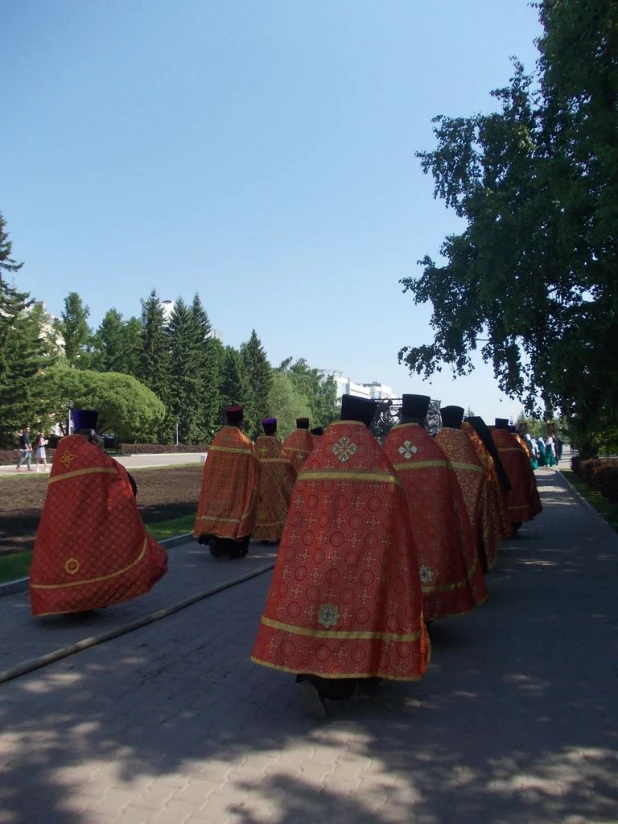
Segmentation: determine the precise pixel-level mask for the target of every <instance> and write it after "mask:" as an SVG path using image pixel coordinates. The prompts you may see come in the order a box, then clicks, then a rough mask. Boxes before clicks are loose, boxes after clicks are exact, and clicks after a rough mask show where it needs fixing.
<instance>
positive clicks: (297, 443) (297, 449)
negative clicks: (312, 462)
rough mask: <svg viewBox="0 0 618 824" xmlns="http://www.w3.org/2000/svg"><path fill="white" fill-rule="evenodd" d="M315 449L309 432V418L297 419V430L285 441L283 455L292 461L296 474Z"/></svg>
mask: <svg viewBox="0 0 618 824" xmlns="http://www.w3.org/2000/svg"><path fill="white" fill-rule="evenodd" d="M312 449H313V437H312V435H311V432H310V431H309V418H296V429H295V430H294V431H293V432H290V434H289V435H288V436H287V438H286V439H285V440H284V441H283V454H284V455H285V457H286V458H288V459H289V460H290V461H292V466H293V467H294V469H295V470H296V474H298V473H299V472H300V470H301V469H302V466H303V464H304V463H305V461H306V460H307V458H308V457H309V453H310V452H311V450H312Z"/></svg>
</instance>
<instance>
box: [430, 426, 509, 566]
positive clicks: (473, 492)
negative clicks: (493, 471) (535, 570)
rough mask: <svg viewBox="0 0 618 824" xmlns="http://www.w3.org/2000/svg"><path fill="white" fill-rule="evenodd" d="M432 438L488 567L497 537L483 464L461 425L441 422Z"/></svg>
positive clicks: (493, 558) (494, 552) (494, 553)
mask: <svg viewBox="0 0 618 824" xmlns="http://www.w3.org/2000/svg"><path fill="white" fill-rule="evenodd" d="M435 442H436V443H437V444H438V446H439V447H440V449H442V451H443V452H444V454H445V455H446V457H447V458H448V459H449V461H450V462H451V464H452V466H453V469H454V470H455V474H456V475H457V480H458V481H459V486H460V487H461V491H462V492H463V496H464V501H465V502H466V509H467V510H468V517H469V518H470V523H471V525H472V533H473V535H474V536H475V538H476V541H477V546H478V550H479V552H480V553H481V557H482V559H483V565H484V568H485V569H486V570H488V569H491V567H492V565H493V563H494V560H495V557H496V552H497V549H498V540H497V537H496V535H497V531H496V525H495V524H494V520H493V513H492V511H491V507H490V503H489V498H488V492H487V480H486V478H485V470H484V469H483V464H482V463H481V460H480V458H479V456H478V455H477V453H476V449H475V448H474V446H473V445H472V441H471V440H470V438H469V437H468V436H467V435H466V433H465V432H464V431H463V429H452V428H450V427H446V426H445V427H443V428H442V429H441V430H440V431H439V432H438V434H437V435H436V437H435Z"/></svg>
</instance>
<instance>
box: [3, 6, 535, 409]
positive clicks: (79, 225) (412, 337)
mask: <svg viewBox="0 0 618 824" xmlns="http://www.w3.org/2000/svg"><path fill="white" fill-rule="evenodd" d="M0 31H1V32H2V41H3V42H2V76H3V84H2V85H3V94H2V101H3V127H2V131H1V133H0V149H1V152H2V161H3V162H2V176H1V179H0V181H1V182H0V211H2V212H3V214H4V217H5V219H6V221H7V224H8V230H9V233H10V235H11V239H12V241H13V252H14V255H15V257H16V258H18V259H19V260H24V261H25V263H26V265H25V266H24V267H23V269H22V270H21V272H20V273H19V275H18V277H17V279H16V285H17V286H19V287H20V288H22V289H24V290H27V291H30V292H32V293H33V294H34V295H35V296H36V297H37V298H38V299H41V300H44V301H45V303H46V305H47V308H48V309H49V311H51V312H52V313H54V314H60V312H61V310H62V306H63V299H64V298H65V297H66V295H67V293H68V292H69V291H77V292H79V294H80V295H81V296H82V298H83V300H84V302H85V303H86V304H88V305H89V307H90V310H91V322H92V324H93V325H95V326H96V325H98V324H99V322H100V321H101V319H102V317H103V315H104V314H105V312H106V311H107V310H108V309H109V308H111V307H116V308H117V309H118V310H119V311H121V312H122V313H123V314H124V315H125V316H126V317H129V316H131V315H139V312H140V298H143V297H146V296H147V295H148V293H149V292H150V290H151V289H152V288H153V287H154V288H156V289H157V292H158V293H159V295H160V297H161V298H176V297H178V296H179V295H182V296H183V297H184V298H185V299H187V300H191V299H192V297H193V295H194V293H195V292H199V294H200V295H201V297H202V300H203V302H204V305H205V306H206V309H207V311H208V313H209V315H210V318H211V321H212V323H213V326H214V327H215V328H217V329H219V330H221V331H222V333H223V337H224V341H225V342H226V343H231V344H233V345H235V346H237V345H239V344H240V343H241V342H242V341H243V340H246V339H247V338H248V337H249V335H250V333H251V330H252V329H253V328H255V329H256V330H257V332H258V334H259V336H260V338H261V339H262V342H263V344H264V346H265V348H266V351H267V353H268V355H269V357H270V359H271V361H272V362H273V364H275V365H276V364H278V363H279V361H281V360H282V359H283V358H285V357H287V356H290V355H291V356H293V357H295V358H297V357H304V358H306V359H307V361H308V362H309V363H310V364H311V365H312V366H316V367H319V368H333V369H340V370H342V371H343V372H344V374H349V375H350V376H351V377H353V378H354V379H355V380H358V381H372V380H379V381H382V382H383V383H386V384H389V385H391V386H392V387H393V388H394V390H395V391H396V392H398V393H401V392H406V391H412V392H414V391H418V392H426V393H427V394H431V395H432V396H433V397H434V398H439V399H440V400H441V401H442V403H443V404H453V403H454V404H460V405H462V406H465V407H467V406H468V405H469V406H471V407H472V409H473V410H474V411H475V413H476V414H481V415H483V416H484V417H485V418H486V419H488V420H490V419H492V418H493V417H494V416H496V415H499V416H507V415H509V414H510V415H517V413H518V412H519V410H520V408H521V406H520V404H519V403H518V402H516V401H509V400H508V399H506V398H503V396H501V395H500V394H499V393H498V390H497V386H496V383H495V381H494V380H493V377H492V375H491V371H490V370H489V369H488V368H486V367H485V368H481V369H479V370H477V372H475V374H474V375H473V376H472V377H470V378H466V379H460V380H457V381H456V382H453V381H452V380H451V377H450V374H448V373H447V372H442V374H441V375H439V376H438V377H437V378H436V379H435V380H434V381H433V383H432V385H428V384H422V383H421V382H420V380H419V379H418V378H416V377H409V376H408V374H407V371H406V370H405V368H404V367H402V366H400V365H399V364H398V362H397V352H398V350H399V348H400V347H401V346H403V345H404V344H408V345H417V344H420V343H429V342H430V341H431V339H432V336H431V332H430V329H429V327H428V319H429V316H430V307H429V306H427V307H415V305H414V303H413V300H412V298H411V297H410V296H404V295H402V293H401V287H400V285H399V280H400V279H401V278H403V277H407V276H410V275H416V274H419V273H420V268H419V267H418V266H417V263H416V262H417V260H418V259H419V258H421V257H422V256H423V255H425V254H430V255H431V256H433V257H437V256H438V250H439V247H440V244H441V242H442V240H443V238H444V236H445V235H446V234H448V233H450V232H453V231H456V230H458V228H459V227H458V224H457V222H456V220H455V218H454V216H453V215H452V214H451V213H450V212H448V211H447V210H446V209H445V208H444V205H443V204H442V203H441V202H438V201H434V200H433V182H432V180H431V178H429V177H425V176H423V174H422V172H421V170H420V167H419V163H418V160H417V159H416V158H415V157H414V152H415V151H416V150H422V149H429V148H432V147H433V145H434V141H433V137H432V124H431V118H432V117H433V116H434V115H437V114H441V113H442V114H447V115H469V114H472V113H474V112H476V111H480V110H487V109H489V108H491V107H492V101H491V98H490V96H489V92H490V90H491V89H492V88H495V87H498V86H501V85H504V84H505V83H506V82H507V80H508V78H509V77H510V74H511V64H510V61H509V57H510V56H511V55H516V56H518V57H519V58H520V59H522V60H523V61H524V63H525V64H526V66H527V68H530V69H531V68H532V66H533V63H534V60H535V58H536V50H535V47H534V42H533V41H534V38H535V37H536V36H538V34H539V33H540V29H539V26H538V22H537V18H536V13H535V11H534V9H531V8H529V6H528V5H527V2H526V0H468V2H465V3H464V2H461V0H433V1H432V2H414V1H413V0H371V2H369V0H345V2H337V0H322V1H321V2H314V3H306V2H305V3H301V2H294V1H293V0H242V2H241V0H216V1H215V0H178V1H177V2H171V1H170V0H95V2H84V0H49V2H41V0H3V2H2V3H0Z"/></svg>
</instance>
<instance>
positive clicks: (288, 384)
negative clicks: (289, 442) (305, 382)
mask: <svg viewBox="0 0 618 824" xmlns="http://www.w3.org/2000/svg"><path fill="white" fill-rule="evenodd" d="M268 408H269V409H270V414H271V415H274V416H275V417H276V418H277V421H278V425H277V434H278V435H279V437H280V438H285V437H286V436H287V435H289V434H290V432H292V431H293V430H294V429H296V418H307V417H309V418H310V417H311V409H310V408H309V402H308V400H307V398H306V397H305V396H304V395H303V394H302V393H301V392H300V391H299V389H298V387H297V386H296V385H295V384H294V382H293V380H292V379H291V378H290V376H289V374H284V373H283V372H280V371H278V370H275V371H274V372H273V382H272V386H271V389H270V393H269V395H268Z"/></svg>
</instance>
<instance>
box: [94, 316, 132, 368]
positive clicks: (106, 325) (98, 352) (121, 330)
mask: <svg viewBox="0 0 618 824" xmlns="http://www.w3.org/2000/svg"><path fill="white" fill-rule="evenodd" d="M126 345H127V341H126V324H125V323H124V321H123V320H122V315H121V313H120V312H119V311H118V310H117V309H109V310H108V311H107V312H106V313H105V317H104V318H103V320H102V321H101V325H100V326H99V328H98V329H97V331H96V332H95V334H94V336H93V340H92V368H93V369H94V370H96V371H97V372H122V373H124V374H126V372H127V369H126V366H127V352H126Z"/></svg>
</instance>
